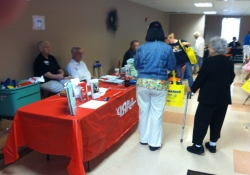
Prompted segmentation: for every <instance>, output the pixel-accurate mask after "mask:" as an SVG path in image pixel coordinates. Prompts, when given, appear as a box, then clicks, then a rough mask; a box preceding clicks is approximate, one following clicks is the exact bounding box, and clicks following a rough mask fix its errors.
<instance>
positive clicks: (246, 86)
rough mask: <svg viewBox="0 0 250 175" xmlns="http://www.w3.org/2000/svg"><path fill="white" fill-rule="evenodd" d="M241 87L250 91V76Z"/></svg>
mask: <svg viewBox="0 0 250 175" xmlns="http://www.w3.org/2000/svg"><path fill="white" fill-rule="evenodd" d="M241 89H243V90H244V91H246V92H248V93H250V78H248V80H247V81H246V82H245V83H244V84H243V86H242V87H241Z"/></svg>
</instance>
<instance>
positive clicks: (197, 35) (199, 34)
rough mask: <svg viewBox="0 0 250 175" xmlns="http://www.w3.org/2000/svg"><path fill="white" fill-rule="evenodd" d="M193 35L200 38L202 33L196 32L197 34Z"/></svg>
mask: <svg viewBox="0 0 250 175" xmlns="http://www.w3.org/2000/svg"><path fill="white" fill-rule="evenodd" d="M193 35H194V36H196V37H199V36H201V33H200V32H199V31H196V32H194V34H193Z"/></svg>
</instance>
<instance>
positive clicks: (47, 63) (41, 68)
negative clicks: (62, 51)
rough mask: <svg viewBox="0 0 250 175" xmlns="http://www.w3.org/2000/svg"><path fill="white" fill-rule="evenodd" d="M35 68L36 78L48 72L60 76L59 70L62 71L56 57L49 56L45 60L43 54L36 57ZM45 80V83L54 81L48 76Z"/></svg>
mask: <svg viewBox="0 0 250 175" xmlns="http://www.w3.org/2000/svg"><path fill="white" fill-rule="evenodd" d="M33 68H34V74H35V76H36V77H40V76H42V75H44V74H46V73H47V72H50V73H52V74H59V70H60V69H61V67H60V66H59V64H58V63H57V61H56V58H55V57H54V56H52V55H49V56H48V58H45V57H44V56H43V55H42V54H39V55H38V56H37V57H36V59H35V62H34V66H33ZM44 79H45V82H47V81H50V80H52V79H50V78H48V77H46V76H44Z"/></svg>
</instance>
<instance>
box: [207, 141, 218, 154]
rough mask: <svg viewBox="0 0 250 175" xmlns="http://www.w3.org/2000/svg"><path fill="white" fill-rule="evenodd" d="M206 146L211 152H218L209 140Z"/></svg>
mask: <svg viewBox="0 0 250 175" xmlns="http://www.w3.org/2000/svg"><path fill="white" fill-rule="evenodd" d="M205 146H206V148H207V149H208V150H209V151H210V152H211V153H216V146H211V145H210V144H209V142H207V143H205Z"/></svg>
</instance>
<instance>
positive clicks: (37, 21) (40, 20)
mask: <svg viewBox="0 0 250 175" xmlns="http://www.w3.org/2000/svg"><path fill="white" fill-rule="evenodd" d="M32 20H33V30H45V17H44V16H38V15H33V16H32Z"/></svg>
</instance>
